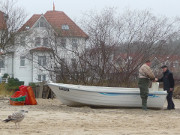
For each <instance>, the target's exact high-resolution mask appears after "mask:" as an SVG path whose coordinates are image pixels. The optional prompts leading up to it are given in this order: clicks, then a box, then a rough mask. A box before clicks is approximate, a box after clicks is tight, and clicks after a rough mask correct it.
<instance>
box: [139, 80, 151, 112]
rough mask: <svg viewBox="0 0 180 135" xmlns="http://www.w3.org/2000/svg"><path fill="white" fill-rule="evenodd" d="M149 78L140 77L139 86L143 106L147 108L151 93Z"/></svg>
mask: <svg viewBox="0 0 180 135" xmlns="http://www.w3.org/2000/svg"><path fill="white" fill-rule="evenodd" d="M149 82H150V81H149V79H147V78H139V81H138V86H139V89H140V96H141V99H142V108H143V109H147V99H148V94H149Z"/></svg>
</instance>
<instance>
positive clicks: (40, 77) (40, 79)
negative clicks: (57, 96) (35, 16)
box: [38, 75, 46, 82]
mask: <svg viewBox="0 0 180 135" xmlns="http://www.w3.org/2000/svg"><path fill="white" fill-rule="evenodd" d="M38 81H40V82H41V81H46V75H38Z"/></svg>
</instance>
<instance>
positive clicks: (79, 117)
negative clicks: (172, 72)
mask: <svg viewBox="0 0 180 135" xmlns="http://www.w3.org/2000/svg"><path fill="white" fill-rule="evenodd" d="M37 101H38V105H35V106H27V105H26V106H11V105H9V101H8V99H0V119H1V120H3V119H5V118H7V116H8V115H10V114H11V113H12V112H15V111H18V110H20V109H24V110H28V111H29V113H28V114H27V115H26V117H25V119H24V120H23V121H22V122H21V124H20V128H19V129H16V127H15V124H14V123H4V122H2V121H1V122H0V135H179V134H180V100H177V99H176V100H174V102H175V105H176V110H170V111H168V110H164V109H165V106H166V104H165V105H164V109H162V110H153V109H150V110H148V111H143V110H141V109H140V108H133V109H131V108H116V109H114V108H90V107H68V106H66V105H62V104H61V103H60V101H59V100H57V99H53V100H52V99H37Z"/></svg>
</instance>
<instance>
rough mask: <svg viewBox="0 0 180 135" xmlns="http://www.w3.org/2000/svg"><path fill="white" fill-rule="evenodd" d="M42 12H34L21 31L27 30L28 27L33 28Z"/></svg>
mask: <svg viewBox="0 0 180 135" xmlns="http://www.w3.org/2000/svg"><path fill="white" fill-rule="evenodd" d="M40 16H41V15H40V14H34V15H33V16H32V17H31V18H30V19H29V20H28V21H27V22H26V23H25V24H24V25H23V26H22V27H21V28H20V29H19V31H25V30H26V27H29V28H31V27H32V26H33V25H34V23H35V22H36V21H37V20H38V19H39V17H40Z"/></svg>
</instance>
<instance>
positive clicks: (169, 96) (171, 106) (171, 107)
mask: <svg viewBox="0 0 180 135" xmlns="http://www.w3.org/2000/svg"><path fill="white" fill-rule="evenodd" d="M172 96H173V92H172V91H168V95H167V97H166V99H167V103H168V106H167V109H174V103H173V100H172Z"/></svg>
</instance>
